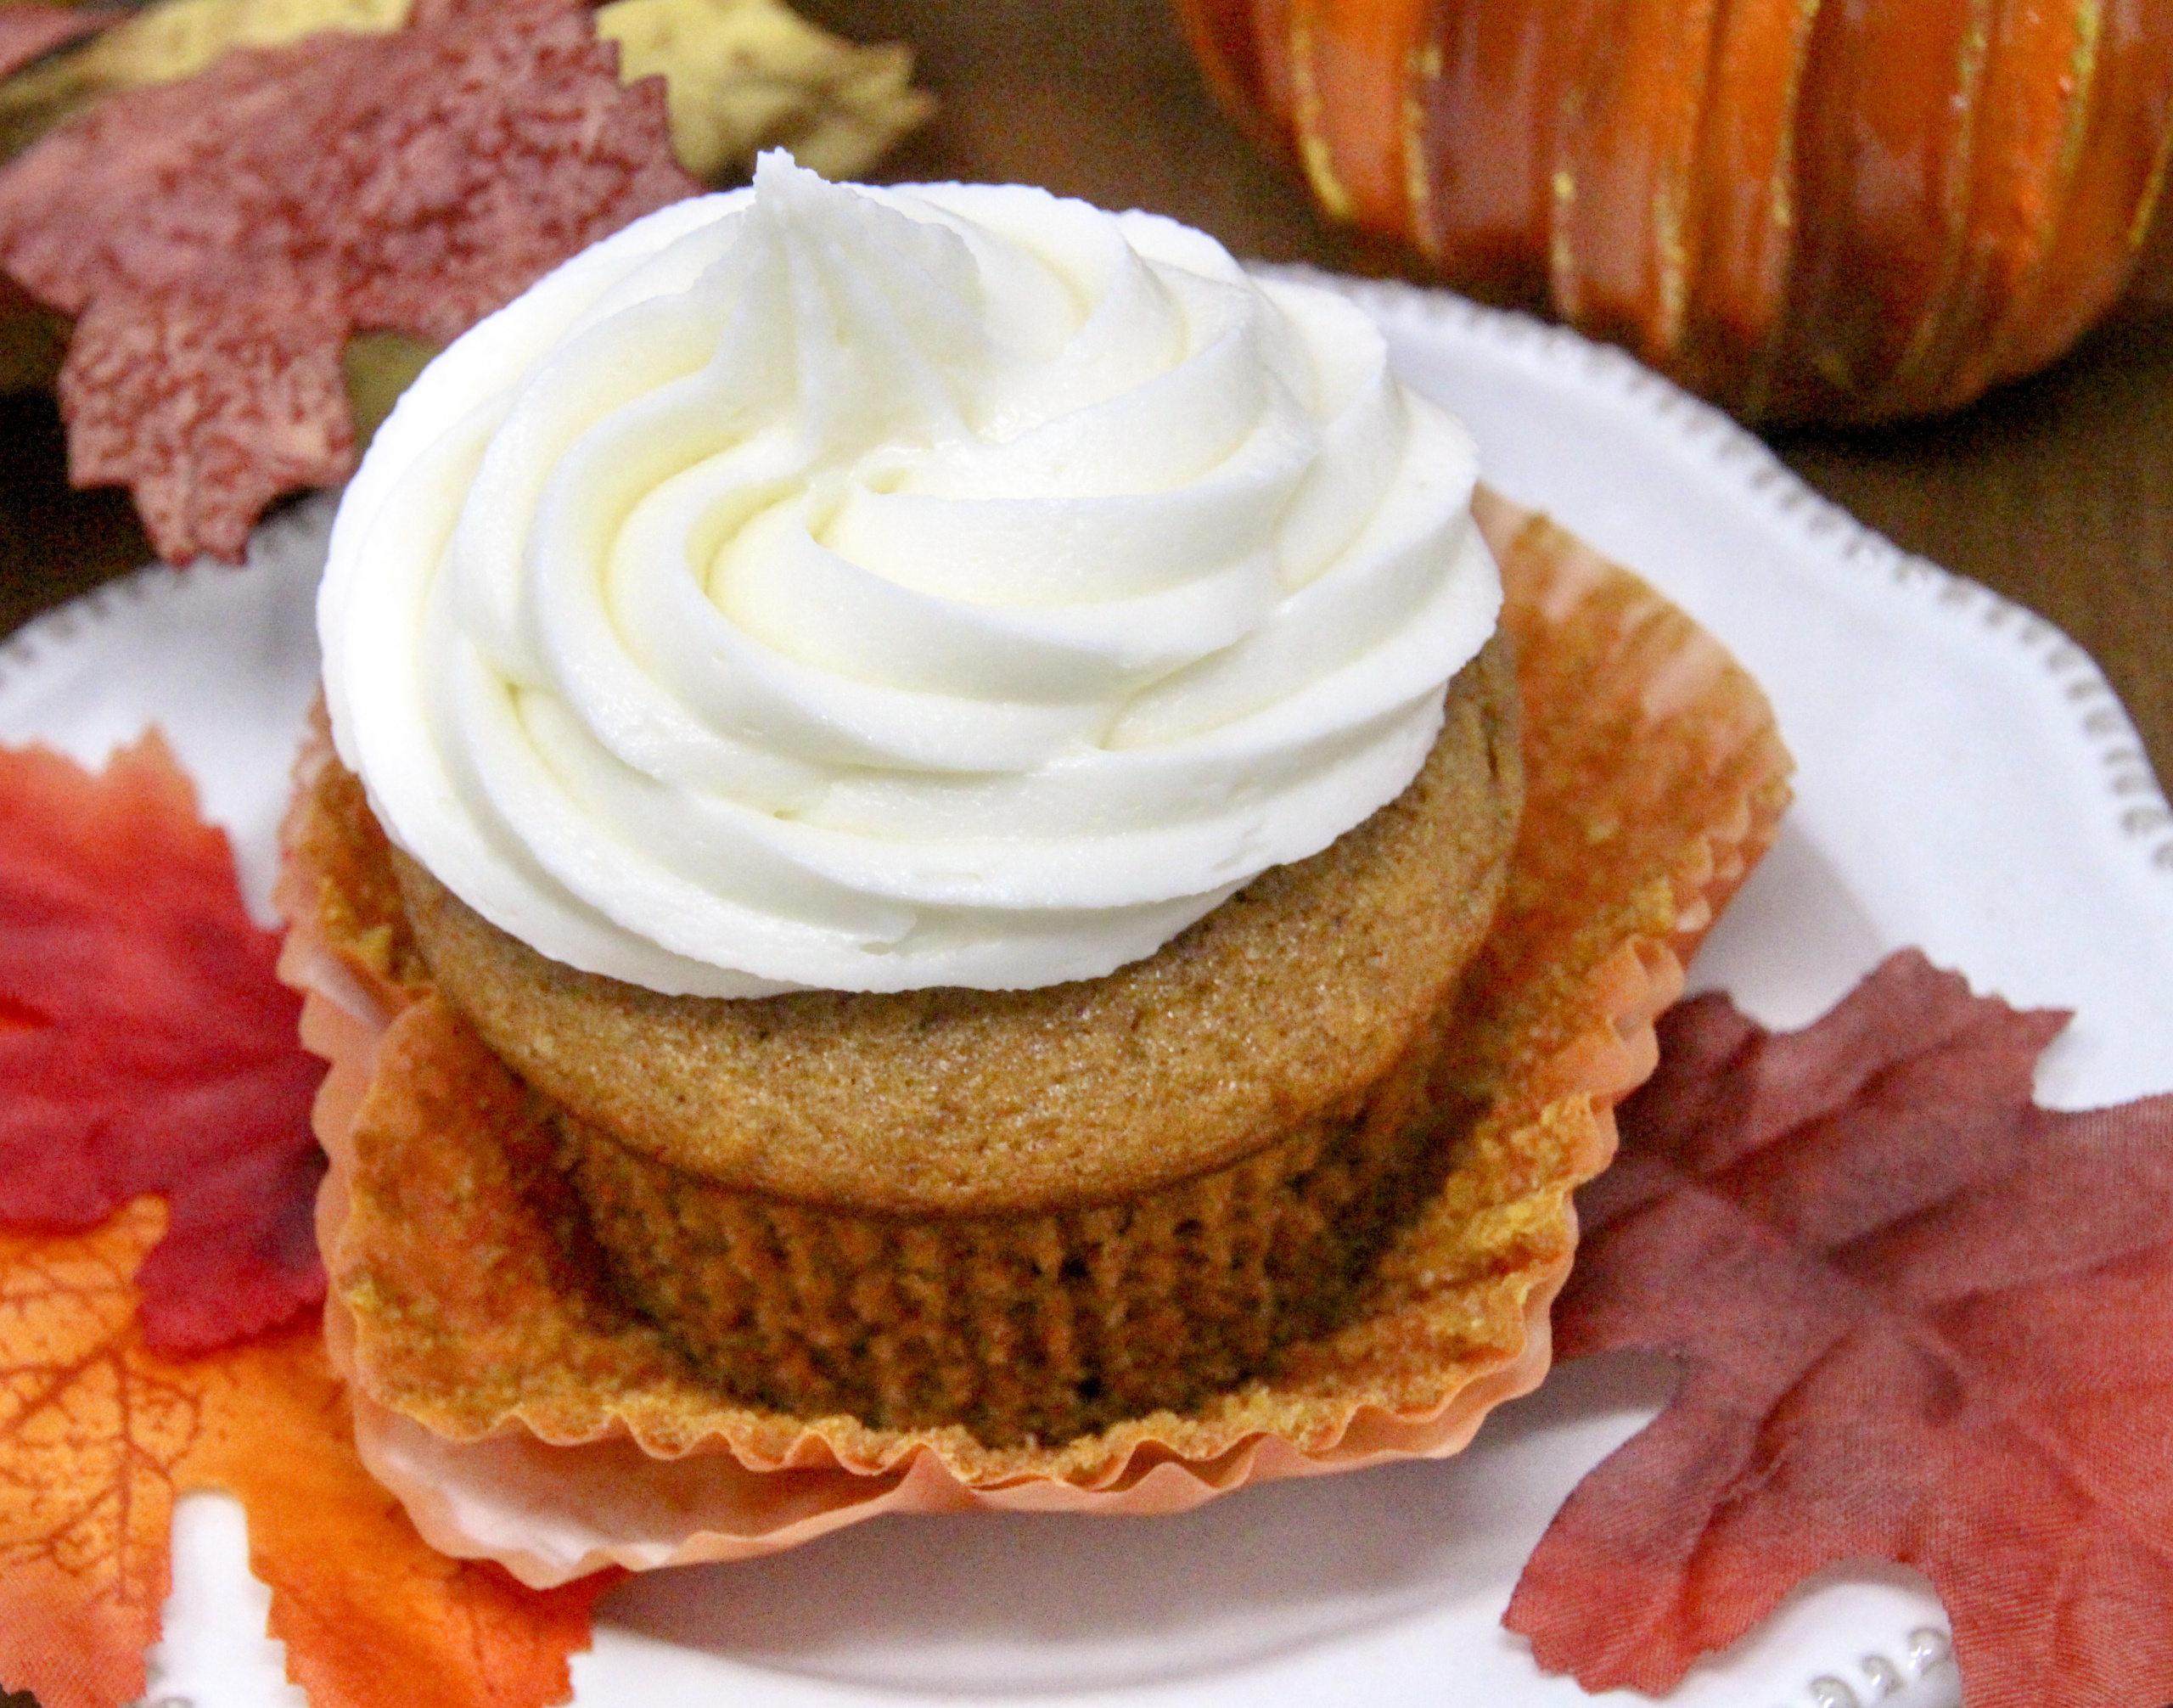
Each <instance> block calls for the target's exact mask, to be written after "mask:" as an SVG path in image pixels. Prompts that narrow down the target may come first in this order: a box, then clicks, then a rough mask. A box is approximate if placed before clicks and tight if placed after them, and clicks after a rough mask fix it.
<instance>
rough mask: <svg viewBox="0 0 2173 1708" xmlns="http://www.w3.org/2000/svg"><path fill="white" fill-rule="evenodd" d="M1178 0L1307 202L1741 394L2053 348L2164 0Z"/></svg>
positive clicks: (2155, 125) (1854, 399) (2115, 182)
mask: <svg viewBox="0 0 2173 1708" xmlns="http://www.w3.org/2000/svg"><path fill="white" fill-rule="evenodd" d="M1176 4H1177V6H1178V8H1179V10H1180V12H1181V13H1182V15H1183V17H1184V20H1185V23H1186V25H1187V29H1188V33H1189V35H1190V37H1191V39H1192V42H1193V49H1194V52H1195V53H1197V54H1198V56H1199V59H1200V61H1201V63H1202V64H1203V65H1204V66H1205V67H1206V69H1207V71H1208V74H1209V76H1210V78H1211V79H1212V81H1214V83H1215V85H1216V88H1217V90H1218V92H1219V93H1220V94H1221V97H1222V98H1223V99H1224V101H1225V102H1226V103H1227V104H1228V105H1229V106H1230V107H1231V108H1232V110H1234V111H1235V112H1236V113H1238V115H1239V116H1240V118H1241V119H1243V120H1244V121H1246V122H1247V123H1248V124H1249V126H1251V127H1252V128H1253V129H1254V130H1255V132H1256V133H1258V134H1261V136H1262V137H1263V138H1265V139H1266V140H1268V141H1270V142H1271V143H1272V145H1273V146H1276V147H1277V148H1279V149H1283V150H1285V151H1286V152H1288V153H1289V154H1290V155H1294V157H1295V159H1296V160H1297V161H1298V163H1299V164H1300V166H1302V168H1303V170H1304V171H1305V177H1306V178H1307V180H1308V182H1309V183H1311V187H1312V190H1313V194H1314V195H1315V197H1316V198H1317V200H1318V201H1319V202H1320V204H1321V205H1322V207H1323V208H1324V209H1325V210H1326V211H1328V212H1329V213H1331V214H1333V215H1334V216H1337V217H1339V218H1341V219H1345V220H1348V221H1351V222H1355V223H1356V224H1357V225H1359V226H1361V227H1362V228H1366V229H1367V230H1370V231H1373V232H1377V233H1385V234H1387V235H1389V236H1391V237H1393V238H1395V239H1401V240H1402V241H1403V242H1404V243H1406V244H1409V245H1411V246H1412V248H1414V249H1415V250H1417V251H1418V253H1419V254H1420V255H1421V256H1423V257H1425V258H1426V261H1427V262H1428V263H1429V266H1430V267H1431V268H1432V269H1433V270H1435V271H1436V272H1439V274H1440V277H1442V278H1444V279H1446V280H1447V281H1448V282H1450V283H1451V284H1456V285H1457V286H1459V287H1461V288H1463V289H1467V290H1470V291H1472V292H1474V294H1476V295H1482V296H1485V297H1488V298H1490V299H1492V300H1495V301H1519V302H1524V303H1527V304H1530V305H1532V306H1540V307H1543V308H1545V309H1547V311H1549V312H1553V314H1555V315H1557V316H1558V317H1561V318H1562V319H1564V320H1567V321H1569V322H1570V323H1572V324H1574V325H1575V326H1577V327H1578V328H1580V329H1582V330H1584V331H1586V332H1588V333H1591V334H1594V335H1597V336H1600V337H1605V338H1609V339H1612V340H1615V341H1616V342H1618V343H1620V344H1623V345H1625V346H1627V347H1628V348H1630V349H1631V350H1632V351H1635V352H1636V353H1637V355H1638V356H1640V357H1642V358H1643V359H1644V360H1645V361H1647V362H1650V363H1652V364H1653V365H1654V367H1657V368H1661V369H1662V370H1664V371H1665V372H1666V373H1668V374H1671V375H1673V376H1674V377H1675V378H1676V379H1679V380H1681V381H1682V382H1683V383H1684V384H1686V385H1689V386H1690V387H1692V388H1693V390H1699V391H1702V392H1704V394H1705V395H1707V396H1710V397H1712V398H1714V399H1715V400H1717V401H1718V402H1721V403H1723V404H1725V405H1727V407H1730V408H1731V409H1732V410H1734V411H1736V413H1738V414H1741V415H1743V416H1745V417H1748V418H1750V419H1768V420H1772V419H1822V420H1856V421H1863V420H1875V419H1886V418H1891V417H1896V416H1904V415H1917V414H1925V413H1933V412H1935V411H1940V410H1944V409H1948V408H1951V407H1955V406H1957V405H1959V404H1961V403H1963V402H1968V400H1969V399H1970V398H1972V397H1974V396H1977V395H1978V394H1979V392H1981V391H1983V390H1985V388H1986V387H1988V386H1990V385H1996V384H1998V383H1999V382H2001V381H2002V380H2004V379H2012V378H2013V377H2015V376H2016V375H2019V374H2025V373H2028V372H2030V370H2032V369H2034V368H2039V367H2041V366H2042V365H2043V364H2044V363H2046V362H2049V361H2051V360H2052V358H2053V357H2056V356H2058V354H2059V353H2060V352H2061V351H2064V350H2065V349H2066V348H2067V347H2068V346H2069V344H2071V343H2072V342H2073V341H2074V340H2075V339H2076V338H2077V337H2079V336H2080V334H2082V333H2083V332H2084V331H2086V329H2088V328H2089V327H2090V326H2091V325H2092V323H2094V322H2095V321H2096V320H2097V319H2098V318H2099V317H2101V316H2102V315H2103V313H2104V312H2106V310H2107V309H2108V308H2109V307H2110V306H2111V305H2112V304H2113V303H2114V301H2116V300H2117V299H2118V298H2119V297H2120V295H2121V294H2122V292H2123V290H2124V289H2125V287H2126V285H2127V284H2128V282H2129V278H2130V276H2131V273H2132V272H2134V270H2135V268H2136V266H2137V258H2138V256H2140V255H2141V254H2142V250H2143V240H2144V239H2145V237H2146V236H2147V235H2148V231H2149V228H2150V223H2151V216H2152V213H2153V207H2154V205H2155V203H2156V200H2157V198H2158V194H2159V188H2160V187H2161V185H2162V183H2163V182H2164V179H2165V173H2166V165H2167V156H2168V153H2169V149H2170V148H2173V0H1176Z"/></svg>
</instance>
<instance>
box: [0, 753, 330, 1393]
mask: <svg viewBox="0 0 2173 1708" xmlns="http://www.w3.org/2000/svg"><path fill="white" fill-rule="evenodd" d="M278 949H279V945H278V938H277V937H276V936H274V935H272V933H270V932H267V931H265V930H260V929H259V928H258V927H257V926H256V925H255V924H253V923H252V922H251V921H250V919H249V917H248V915H247V914H246V913H244V910H243V907H242V904H241V899H240V896H239V893H238V892H237V891H236V888H235V884H234V871H233V855H232V851H231V850H230V849H229V848H228V846H227V839H226V837H225V835H224V834H222V832H220V831H218V830H216V829H212V828H211V827H210V826H208V825H206V824H205V823H203V821H202V820H201V819H200V818H199V817H197V813H196V800H195V794H194V790H193V789H191V787H190V786H189V784H188V778H186V777H184V776H183V775H182V773H181V771H180V770H179V769H178V768H177V767H176V765H175V764H174V761H173V758H172V756H171V754H170V753H169V752H168V750H167V749H166V744H165V743H164V742H163V741H162V740H160V739H159V738H158V736H157V735H156V734H155V733H154V734H152V735H149V736H147V737H146V738H145V739H143V741H142V742H141V743H139V744H138V745H137V746H135V747H133V748H131V749H127V750H123V751H121V752H120V753H117V754H115V756H114V757H113V760H112V761H111V762H110V763H109V765H108V767H107V768H106V770H105V773H104V775H103V776H101V777H93V776H92V775H90V774H89V773H87V772H85V771H83V770H82V769H81V767H78V766H76V765H75V764H74V763H73V762H72V761H69V760H66V759H64V758H62V757H61V756H59V755H58V754H55V753H53V752H50V751H48V750H45V749H42V748H35V747H34V748H28V749H24V750H18V751H7V750H0V1085H4V1086H5V1087H7V1095H6V1097H5V1098H0V1222H8V1223H10V1224H13V1225H15V1226H18V1227H21V1226H36V1227H44V1228H89V1227H92V1226H94V1225H95V1224H97V1223H98V1222H102V1221H104V1219H105V1218H106V1217H108V1216H111V1215H112V1214H113V1213H114V1211H115V1210H117V1209H118V1208H120V1206H121V1205H122V1204H124V1203H126V1201H127V1200H130V1199H132V1198H133V1197H135V1196H137V1195H138V1194H143V1193H149V1192H156V1193H162V1194H165V1195H166V1200H167V1204H168V1206H169V1223H168V1226H167V1228H166V1235H165V1237H164V1239H161V1240H160V1243H159V1244H158V1245H157V1247H156V1248H155V1249H154V1250H153V1251H152V1253H151V1255H150V1256H149V1259H148V1260H147V1261H145V1262H144V1264H143V1269H142V1271H141V1273H140V1274H139V1275H138V1277H137V1281H138V1285H140V1286H141V1288H142V1289H143V1294H144V1301H143V1323H144V1332H145V1338H146V1340H148V1341H149V1344H150V1345H151V1346H153V1347H154V1348H156V1349H158V1350H160V1351H195V1350H200V1349H202V1348H205V1347H210V1346H220V1345H223V1344H224V1343H226V1342H227V1341H229V1340H234V1339H236V1338H238V1337H239V1336H241V1335H244V1334H250V1333H253V1332H255V1330H257V1329H261V1328H264V1327H266V1326H267V1325H268V1324H271V1323H278V1322H281V1321H284V1319H286V1318H289V1317H290V1316H292V1315H293V1314H294V1313H295V1312H296V1311H298V1310H300V1308H301V1307H302V1306H306V1305H309V1304H312V1303H314V1302H316V1301H317V1300H318V1299H320V1298H322V1297H323V1290H324V1275H323V1268H322V1266H321V1265H320V1264H319V1262H318V1261H317V1241H316V1235H315V1230H314V1228H313V1225H312V1205H313V1203H314V1199H315V1194H316V1188H317V1180H318V1178H319V1177H320V1176H321V1175H322V1173H323V1155H322V1153H321V1152H320V1151H319V1150H318V1149H317V1142H316V1139H315V1138H314V1136H313V1135H312V1132H311V1130H310V1121H309V1116H310V1104H311V1101H312V1098H313V1096H314V1095H315V1092H316V1088H317V1082H318V1081H319V1080H321V1079H322V1078H323V1072H324V1065H323V1063H322V1062H321V1061H319V1060H318V1059H317V1058H316V1057H315V1056H313V1055H312V1054H310V1053H308V1052H307V1051H306V1050H305V1049H303V1048H302V1047H301V1045H300V1042H299V1041H298V1039H297V1037H296V1034H295V1027H296V1024H297V1021H298V1019H299V1016H300V997H296V996H295V994H294V993H293V992H290V991H289V990H288V989H287V988H286V987H285V986H283V985H282V984H280V983H279V981H278V977H277V976H276V975H275V972H274V967H275V964H276V963H277V960H278Z"/></svg>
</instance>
